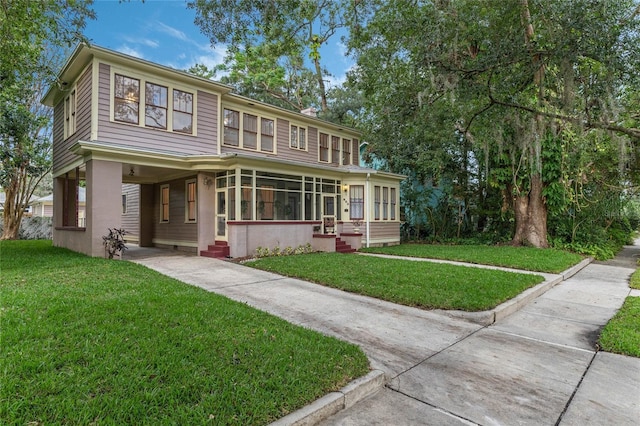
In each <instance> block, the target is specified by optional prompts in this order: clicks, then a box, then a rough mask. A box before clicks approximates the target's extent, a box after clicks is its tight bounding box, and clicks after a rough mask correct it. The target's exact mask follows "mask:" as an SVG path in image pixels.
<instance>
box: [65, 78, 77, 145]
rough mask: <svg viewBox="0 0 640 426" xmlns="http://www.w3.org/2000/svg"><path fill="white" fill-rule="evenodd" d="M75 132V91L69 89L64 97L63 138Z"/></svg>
mask: <svg viewBox="0 0 640 426" xmlns="http://www.w3.org/2000/svg"><path fill="white" fill-rule="evenodd" d="M75 132H76V91H75V89H74V90H72V91H71V93H70V94H69V96H67V97H66V98H65V99H64V137H65V139H66V138H68V137H69V136H71V135H72V134H74V133H75Z"/></svg>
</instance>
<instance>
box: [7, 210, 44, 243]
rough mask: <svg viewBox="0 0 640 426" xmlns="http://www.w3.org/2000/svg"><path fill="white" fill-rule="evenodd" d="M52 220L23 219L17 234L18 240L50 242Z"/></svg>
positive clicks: (37, 217) (36, 217)
mask: <svg viewBox="0 0 640 426" xmlns="http://www.w3.org/2000/svg"><path fill="white" fill-rule="evenodd" d="M52 226H53V220H52V218H50V217H41V216H31V217H23V218H22V222H21V223H20V231H19V232H18V239H19V240H50V239H51V238H52ZM2 227H3V224H2V221H1V220H0V233H2Z"/></svg>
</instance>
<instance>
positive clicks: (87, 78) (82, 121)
mask: <svg viewBox="0 0 640 426" xmlns="http://www.w3.org/2000/svg"><path fill="white" fill-rule="evenodd" d="M91 95H92V94H91V66H89V67H88V68H87V70H86V71H85V72H84V74H82V76H80V78H79V79H78V81H77V86H76V132H75V133H74V134H72V135H71V137H69V138H67V139H66V140H65V139H64V98H63V99H62V100H61V101H60V102H59V103H58V104H57V105H56V106H55V108H54V111H53V152H54V156H53V171H54V173H55V172H56V171H58V170H60V169H63V168H64V167H66V166H68V165H69V164H71V163H73V162H74V161H75V160H76V159H77V158H78V156H77V155H74V154H72V153H71V152H70V151H69V148H70V147H71V146H72V145H73V144H74V143H76V142H77V141H78V140H89V138H90V137H91Z"/></svg>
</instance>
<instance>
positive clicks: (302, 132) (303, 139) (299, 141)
mask: <svg viewBox="0 0 640 426" xmlns="http://www.w3.org/2000/svg"><path fill="white" fill-rule="evenodd" d="M289 147H291V148H294V149H300V150H306V149H307V129H305V128H304V127H298V126H293V125H292V126H291V139H290V142H289Z"/></svg>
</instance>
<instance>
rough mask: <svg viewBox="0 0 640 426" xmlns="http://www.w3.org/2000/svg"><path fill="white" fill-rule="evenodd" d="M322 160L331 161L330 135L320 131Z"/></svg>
mask: <svg viewBox="0 0 640 426" xmlns="http://www.w3.org/2000/svg"><path fill="white" fill-rule="evenodd" d="M319 143H320V161H324V162H327V163H328V162H329V135H327V134H326V133H320V142H319Z"/></svg>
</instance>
